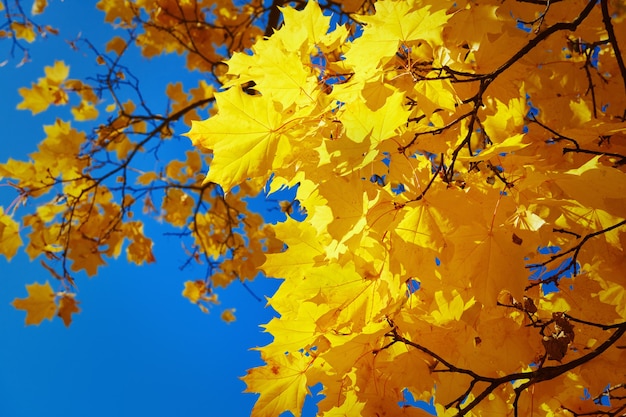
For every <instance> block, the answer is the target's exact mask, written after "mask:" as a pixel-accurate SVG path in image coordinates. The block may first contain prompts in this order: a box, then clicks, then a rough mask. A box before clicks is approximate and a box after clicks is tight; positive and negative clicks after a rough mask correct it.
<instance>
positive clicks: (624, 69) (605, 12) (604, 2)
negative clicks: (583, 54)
mask: <svg viewBox="0 0 626 417" xmlns="http://www.w3.org/2000/svg"><path fill="white" fill-rule="evenodd" d="M608 3H609V2H608V0H601V1H600V6H601V8H602V22H603V23H604V28H605V29H606V32H607V34H608V36H609V42H610V43H611V46H612V47H613V51H614V52H615V60H616V61H617V65H618V67H619V70H620V73H621V75H622V83H623V84H624V94H626V64H625V63H624V56H623V55H622V52H621V51H620V47H619V44H618V43H617V37H616V36H615V30H614V29H613V24H612V23H611V15H610V14H609V6H608ZM622 119H626V109H624V115H623V116H622Z"/></svg>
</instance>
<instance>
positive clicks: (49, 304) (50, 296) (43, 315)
mask: <svg viewBox="0 0 626 417" xmlns="http://www.w3.org/2000/svg"><path fill="white" fill-rule="evenodd" d="M26 290H27V291H28V297H26V298H16V299H15V300H13V302H12V303H11V304H12V305H13V307H15V308H17V309H18V310H26V325H30V324H35V325H39V324H40V323H41V322H42V321H43V319H48V320H52V318H53V317H54V313H56V311H57V305H56V303H55V301H54V291H52V288H51V287H50V284H49V283H48V281H46V283H45V284H44V285H41V284H38V283H36V282H35V283H34V284H31V285H27V286H26Z"/></svg>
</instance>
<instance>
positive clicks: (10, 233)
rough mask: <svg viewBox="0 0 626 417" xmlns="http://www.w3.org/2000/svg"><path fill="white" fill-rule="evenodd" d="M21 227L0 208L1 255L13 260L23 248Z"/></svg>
mask: <svg viewBox="0 0 626 417" xmlns="http://www.w3.org/2000/svg"><path fill="white" fill-rule="evenodd" d="M19 232H20V225H19V223H17V222H16V221H15V220H13V218H11V216H9V215H8V214H6V213H5V212H4V208H3V207H2V206H0V253H1V254H3V255H4V256H5V257H6V258H7V259H8V260H11V258H13V257H14V256H15V254H16V253H17V250H18V249H19V247H20V246H22V238H21V237H20V233H19Z"/></svg>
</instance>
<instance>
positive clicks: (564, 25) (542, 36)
mask: <svg viewBox="0 0 626 417" xmlns="http://www.w3.org/2000/svg"><path fill="white" fill-rule="evenodd" d="M595 5H596V1H595V0H589V2H588V3H587V6H585V8H584V9H583V10H582V11H581V12H580V14H579V15H578V16H577V17H576V18H575V19H574V20H572V21H571V22H558V23H555V24H554V25H552V26H550V27H548V28H546V29H545V30H544V31H542V32H539V34H538V35H537V36H536V37H534V38H533V39H531V40H530V41H529V42H528V43H527V44H526V45H525V46H524V47H523V48H522V49H520V50H519V51H517V52H516V53H515V54H514V55H513V56H512V57H511V58H509V59H508V60H507V61H506V62H505V63H504V64H502V65H501V66H500V67H498V68H497V69H496V70H495V71H493V72H491V73H490V74H485V75H482V76H481V78H484V79H486V80H487V83H488V84H490V83H491V82H493V81H494V80H495V79H496V78H497V77H498V75H500V74H502V73H503V72H504V71H506V70H507V69H508V68H509V67H510V66H512V65H513V64H514V63H516V62H517V61H519V60H520V59H521V58H522V57H524V55H526V54H527V53H529V52H530V51H532V50H533V49H534V48H535V47H536V46H537V45H539V44H540V43H541V42H543V41H544V40H546V39H547V38H548V37H549V36H550V35H552V34H554V33H556V32H560V31H563V30H568V31H572V32H573V31H574V30H576V28H577V27H578V26H579V25H580V24H581V23H582V22H583V21H584V20H585V19H586V18H587V16H589V14H590V13H591V11H592V10H593V8H594V7H595Z"/></svg>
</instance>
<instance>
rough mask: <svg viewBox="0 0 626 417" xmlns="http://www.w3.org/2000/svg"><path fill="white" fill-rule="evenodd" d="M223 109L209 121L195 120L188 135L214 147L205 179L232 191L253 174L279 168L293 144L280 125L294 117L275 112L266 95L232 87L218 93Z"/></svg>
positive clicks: (262, 173) (198, 144)
mask: <svg viewBox="0 0 626 417" xmlns="http://www.w3.org/2000/svg"><path fill="white" fill-rule="evenodd" d="M216 101H217V106H218V108H219V109H220V112H219V113H218V114H217V115H216V116H213V117H211V118H209V119H208V120H205V121H202V122H198V121H194V122H193V124H192V127H191V130H190V131H189V132H188V133H187V134H186V135H187V136H188V137H189V138H190V139H191V140H192V142H193V144H194V145H195V146H201V147H204V148H207V149H212V150H213V152H214V155H215V156H214V159H213V161H212V163H211V169H210V170H209V173H208V174H207V177H206V179H205V182H209V181H212V182H215V183H218V184H220V185H221V186H222V188H224V190H225V191H230V189H231V188H233V187H234V186H235V185H237V184H239V183H241V182H243V181H245V180H246V179H247V178H250V177H267V176H268V175H269V172H270V170H271V168H272V167H273V166H276V167H280V166H281V165H282V163H283V160H284V158H285V157H286V156H287V155H288V153H289V150H290V146H289V141H288V139H287V137H286V136H285V135H283V134H282V132H281V128H282V127H283V126H284V125H285V123H287V122H288V121H290V120H293V117H291V116H289V115H286V114H285V113H284V112H280V111H275V106H277V104H276V103H274V102H273V101H272V100H271V99H270V98H268V97H267V96H249V95H246V94H245V93H244V92H243V91H242V90H241V89H240V88H236V87H233V88H231V89H229V90H227V91H225V92H223V93H219V94H216Z"/></svg>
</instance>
